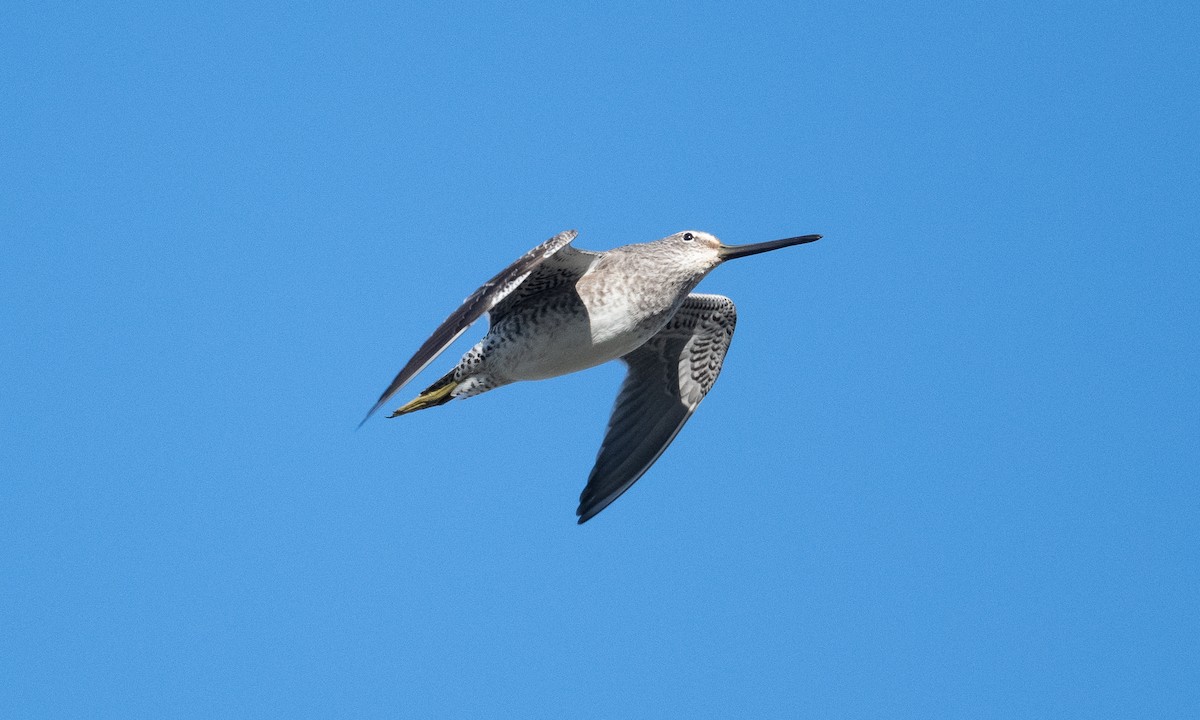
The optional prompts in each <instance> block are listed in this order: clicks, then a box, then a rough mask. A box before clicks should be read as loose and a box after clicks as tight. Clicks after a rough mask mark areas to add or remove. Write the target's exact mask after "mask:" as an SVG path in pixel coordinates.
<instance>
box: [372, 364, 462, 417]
mask: <svg viewBox="0 0 1200 720" xmlns="http://www.w3.org/2000/svg"><path fill="white" fill-rule="evenodd" d="M458 385H459V382H458V381H457V380H455V379H454V371H453V370H451V371H450V372H448V373H446V374H445V375H443V376H442V378H441V379H440V380H438V381H437V382H435V383H434V384H432V385H430V386H429V387H428V388H426V389H425V391H424V392H422V393H421V394H420V395H418V396H416V397H415V398H413V399H412V400H410V401H409V402H407V403H405V404H404V405H401V406H400V407H399V408H397V409H396V411H395V412H393V413H392V414H391V415H388V417H390V418H394V417H397V416H399V415H407V414H408V413H410V412H416V411H418V410H424V409H425V408H431V407H437V406H438V405H445V404H446V403H448V402H450V401H451V400H452V399H453V398H454V395H453V393H454V388H456V387H458Z"/></svg>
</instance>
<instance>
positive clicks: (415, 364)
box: [359, 230, 579, 426]
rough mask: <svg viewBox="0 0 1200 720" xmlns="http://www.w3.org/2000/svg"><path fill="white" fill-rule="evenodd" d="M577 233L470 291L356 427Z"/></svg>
mask: <svg viewBox="0 0 1200 720" xmlns="http://www.w3.org/2000/svg"><path fill="white" fill-rule="evenodd" d="M578 234H579V233H578V232H577V231H575V230H567V231H566V232H561V233H559V234H557V235H555V236H554V237H552V238H550V239H549V240H547V241H546V242H544V243H542V244H541V245H538V246H537V247H535V248H534V249H532V250H530V251H529V252H527V253H525V254H524V255H522V256H521V257H520V258H518V259H517V261H516V262H514V263H513V264H512V265H509V266H508V267H506V268H504V270H502V271H500V273H499V274H497V275H496V277H494V278H492V279H491V280H488V281H487V282H485V283H484V284H483V286H482V287H480V288H479V289H478V290H476V291H475V292H473V293H471V295H470V296H469V297H468V298H467V299H466V300H464V301H463V304H462V306H461V307H459V308H458V309H457V310H455V311H454V312H453V313H451V314H450V317H448V318H446V320H445V321H444V322H442V324H441V325H439V326H438V328H437V330H434V331H433V335H431V336H430V338H429V339H428V340H426V341H425V343H424V344H423V345H421V347H420V348H418V349H417V352H416V354H415V355H413V356H412V359H410V360H409V361H408V363H407V364H405V366H404V367H403V368H402V369H401V370H400V372H399V373H397V374H396V379H394V380H392V384H391V385H388V387H387V390H384V391H383V394H382V395H380V396H379V401H378V402H376V403H375V405H374V407H372V408H371V409H370V410H369V411H368V412H367V416H366V417H364V418H363V419H362V422H360V423H359V426H362V423H365V422H366V421H367V418H370V417H371V415H372V414H374V413H375V411H376V410H378V409H379V408H381V407H383V404H384V403H386V402H387V401H388V398H390V397H391V396H392V395H395V394H396V392H397V391H398V390H400V388H402V387H404V386H405V385H406V384H407V383H408V381H409V380H412V379H413V377H415V376H416V375H417V373H419V372H421V371H422V370H424V369H425V367H426V366H427V365H429V363H431V362H433V361H434V359H435V358H436V357H437V356H438V355H441V354H442V352H443V351H444V350H445V349H446V348H448V347H450V344H451V343H453V342H454V341H455V340H457V339H458V336H459V335H462V334H463V333H464V332H465V331H466V329H467V328H469V327H470V326H471V324H472V323H474V322H475V321H476V320H478V319H479V318H481V317H483V314H484V313H486V312H490V311H491V310H492V308H494V307H495V306H496V305H497V304H498V303H500V301H502V300H504V298H505V297H507V296H508V295H509V294H510V293H511V292H513V291H514V290H516V289H517V288H518V287H520V285H521V283H523V282H525V280H526V279H527V278H528V277H529V276H530V274H531V273H533V272H534V271H535V270H536V269H537V268H538V266H540V265H542V264H543V263H545V262H546V260H547V259H549V258H551V257H553V256H554V255H555V254H556V253H559V252H561V251H562V250H563V249H564V248H566V247H567V245H569V244H570V242H571V241H572V240H574V239H575V236H577V235H578Z"/></svg>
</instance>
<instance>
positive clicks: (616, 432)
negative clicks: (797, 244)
mask: <svg viewBox="0 0 1200 720" xmlns="http://www.w3.org/2000/svg"><path fill="white" fill-rule="evenodd" d="M736 324H737V311H736V310H735V309H734V306H733V301H732V300H730V299H729V298H727V297H722V296H720V295H689V296H688V298H687V299H686V300H684V301H683V305H682V306H681V307H680V308H679V312H677V313H675V317H674V318H672V319H671V321H670V322H669V323H667V325H666V327H664V328H663V329H662V330H660V331H659V332H658V334H656V335H655V336H654V337H652V338H650V340H648V341H647V342H646V344H645V345H642V346H641V347H640V348H638V349H637V350H634V351H633V352H631V353H629V354H628V355H626V356H625V357H623V358H621V359H622V360H624V361H625V363H626V364H627V365H629V373H628V374H627V375H626V376H625V382H624V383H622V384H621V391H620V393H618V395H617V402H616V405H615V406H614V407H613V413H612V417H610V418H609V421H608V431H607V432H606V433H605V435H604V442H603V443H602V444H601V446H600V452H599V454H598V455H597V456H596V465H595V467H593V468H592V473H591V475H590V476H589V477H588V483H587V487H585V488H584V489H583V494H582V495H580V496H579V508H578V509H577V510H576V511H575V514H576V515H578V516H579V522H580V523H584V522H587V521H588V520H590V519H592V518H593V517H595V515H596V513H598V512H600V511H601V510H603V509H604V508H606V507H608V505H609V504H610V503H611V502H612V501H613V500H616V499H617V498H618V497H619V496H620V495H621V493H623V492H625V491H626V490H628V489H629V487H630V486H631V485H633V484H634V483H635V482H637V479H638V478H640V477H641V476H642V474H643V473H645V472H646V470H648V469H650V466H651V465H653V464H654V461H655V460H657V459H658V457H659V456H660V455H662V453H663V451H664V450H666V449H667V446H668V445H670V444H671V441H672V440H674V439H675V436H676V435H678V434H679V431H680V429H682V428H683V424H684V423H686V422H687V420H688V418H690V417H691V416H692V412H694V411H695V410H696V406H697V405H699V404H700V401H701V400H703V399H704V396H705V395H706V394H708V391H709V390H710V389H711V388H712V386H713V383H715V382H716V381H717V375H718V374H719V373H720V372H721V363H722V362H724V360H725V352H726V351H727V350H728V349H729V342H730V340H732V339H733V328H734V325H736Z"/></svg>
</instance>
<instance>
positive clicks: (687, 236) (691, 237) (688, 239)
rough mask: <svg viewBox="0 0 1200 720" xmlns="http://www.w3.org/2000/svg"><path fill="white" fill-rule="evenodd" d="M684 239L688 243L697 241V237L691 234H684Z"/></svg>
mask: <svg viewBox="0 0 1200 720" xmlns="http://www.w3.org/2000/svg"><path fill="white" fill-rule="evenodd" d="M683 239H684V240H686V241H688V242H691V241H693V240H695V239H696V236H695V235H693V234H691V233H684V234H683Z"/></svg>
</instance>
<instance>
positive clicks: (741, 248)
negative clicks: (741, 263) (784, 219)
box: [718, 235, 821, 260]
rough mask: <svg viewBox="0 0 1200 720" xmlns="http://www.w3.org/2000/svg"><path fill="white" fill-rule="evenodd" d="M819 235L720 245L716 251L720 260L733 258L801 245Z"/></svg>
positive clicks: (818, 238) (818, 237) (819, 237)
mask: <svg viewBox="0 0 1200 720" xmlns="http://www.w3.org/2000/svg"><path fill="white" fill-rule="evenodd" d="M820 239H821V236H820V235H801V236H800V237H794V238H786V239H784V240H772V241H770V242H763V243H751V244H749V245H722V246H721V249H720V250H719V251H718V252H719V253H720V256H721V259H722V260H733V259H734V258H741V257H746V256H747V255H757V254H759V253H765V252H771V251H772V250H778V249H779V248H785V247H791V246H793V245H803V244H804V243H810V242H813V241H815V240H820Z"/></svg>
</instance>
